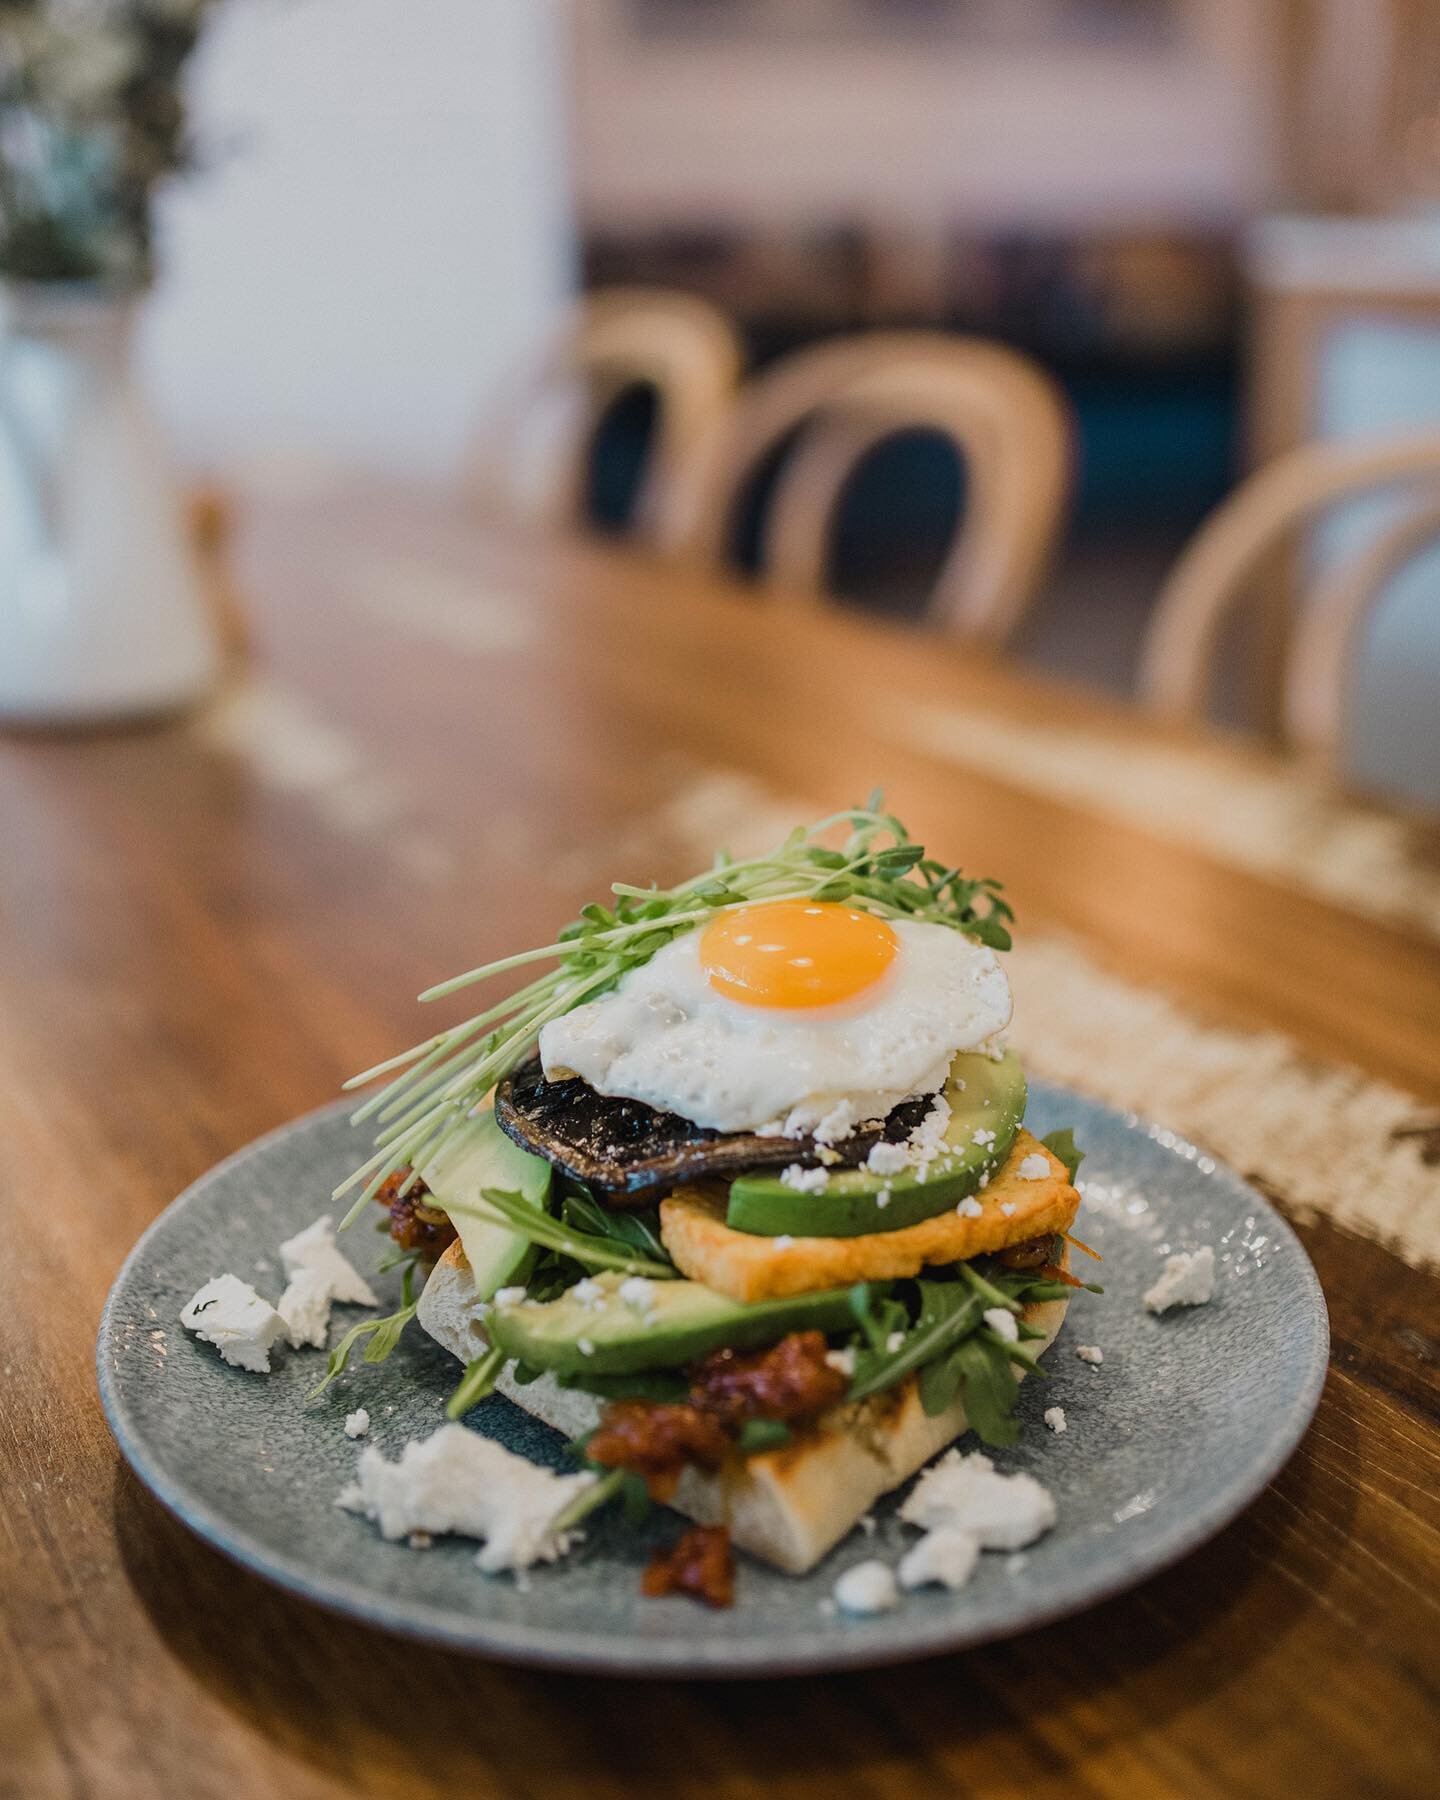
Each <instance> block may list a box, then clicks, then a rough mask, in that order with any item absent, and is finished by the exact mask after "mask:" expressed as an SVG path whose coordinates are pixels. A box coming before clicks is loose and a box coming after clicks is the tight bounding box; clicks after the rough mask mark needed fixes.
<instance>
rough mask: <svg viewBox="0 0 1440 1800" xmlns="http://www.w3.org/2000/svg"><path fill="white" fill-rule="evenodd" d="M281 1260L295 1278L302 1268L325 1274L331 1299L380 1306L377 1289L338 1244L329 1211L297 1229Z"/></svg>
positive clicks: (284, 1244)
mask: <svg viewBox="0 0 1440 1800" xmlns="http://www.w3.org/2000/svg"><path fill="white" fill-rule="evenodd" d="M280 1261H281V1262H282V1263H283V1264H284V1267H285V1273H286V1275H287V1276H289V1277H291V1278H292V1279H293V1278H294V1277H295V1276H296V1275H298V1274H299V1273H300V1271H301V1270H302V1269H309V1270H312V1271H313V1272H314V1273H315V1274H317V1275H320V1276H323V1277H324V1278H325V1280H326V1281H327V1283H328V1284H329V1288H330V1298H331V1299H332V1300H339V1301H340V1302H342V1304H344V1305H348V1306H378V1305H379V1304H380V1302H379V1301H378V1300H377V1299H376V1298H375V1292H374V1289H373V1288H372V1287H371V1286H370V1283H369V1282H368V1281H367V1280H366V1279H365V1277H364V1276H363V1275H362V1274H361V1273H360V1271H359V1270H358V1269H357V1268H356V1267H355V1266H354V1264H353V1263H352V1262H351V1261H350V1259H349V1258H348V1257H346V1256H344V1255H342V1254H341V1252H340V1251H339V1250H338V1249H336V1247H335V1232H334V1230H333V1228H332V1226H331V1222H330V1214H329V1213H322V1214H321V1216H320V1217H319V1218H318V1219H317V1220H316V1221H315V1223H314V1224H313V1225H307V1226H306V1227H305V1229H304V1231H300V1232H297V1233H296V1234H295V1236H294V1237H292V1238H289V1239H287V1240H286V1242H285V1243H283V1244H282V1245H281V1246H280Z"/></svg>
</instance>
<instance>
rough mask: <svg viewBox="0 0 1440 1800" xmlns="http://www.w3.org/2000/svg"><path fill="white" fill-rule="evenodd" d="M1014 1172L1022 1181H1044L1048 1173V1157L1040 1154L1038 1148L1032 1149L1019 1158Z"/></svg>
mask: <svg viewBox="0 0 1440 1800" xmlns="http://www.w3.org/2000/svg"><path fill="white" fill-rule="evenodd" d="M1015 1173H1016V1174H1017V1175H1018V1176H1019V1177H1020V1179H1021V1180H1022V1181H1044V1180H1045V1179H1046V1178H1047V1177H1048V1176H1049V1174H1050V1158H1049V1157H1048V1156H1042V1155H1041V1154H1040V1152H1039V1151H1038V1150H1032V1151H1031V1152H1030V1154H1029V1155H1028V1156H1022V1157H1021V1158H1020V1166H1019V1168H1017V1169H1016V1171H1015Z"/></svg>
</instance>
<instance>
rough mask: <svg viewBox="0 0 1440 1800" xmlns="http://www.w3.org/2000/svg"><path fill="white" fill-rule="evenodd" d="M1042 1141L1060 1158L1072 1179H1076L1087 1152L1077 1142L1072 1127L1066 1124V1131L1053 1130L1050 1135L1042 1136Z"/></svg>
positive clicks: (1051, 1152) (1053, 1154)
mask: <svg viewBox="0 0 1440 1800" xmlns="http://www.w3.org/2000/svg"><path fill="white" fill-rule="evenodd" d="M1040 1142H1041V1143H1042V1144H1043V1145H1044V1146H1045V1148H1046V1149H1047V1150H1048V1151H1049V1152H1050V1154H1051V1155H1052V1156H1058V1157H1059V1158H1060V1160H1061V1162H1062V1163H1064V1165H1065V1169H1066V1172H1067V1173H1068V1175H1069V1177H1070V1179H1071V1181H1074V1179H1075V1177H1076V1175H1077V1174H1078V1173H1079V1171H1080V1165H1081V1163H1082V1162H1084V1160H1085V1152H1084V1151H1083V1150H1082V1149H1081V1148H1080V1146H1079V1145H1078V1144H1077V1143H1076V1142H1075V1133H1074V1132H1073V1131H1072V1130H1071V1129H1070V1127H1069V1126H1066V1128H1065V1130H1064V1131H1052V1132H1050V1133H1049V1135H1048V1136H1046V1137H1043V1138H1041V1140H1040Z"/></svg>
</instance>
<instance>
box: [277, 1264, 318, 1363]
mask: <svg viewBox="0 0 1440 1800" xmlns="http://www.w3.org/2000/svg"><path fill="white" fill-rule="evenodd" d="M276 1310H277V1311H278V1312H279V1314H280V1317H281V1318H282V1319H283V1320H284V1321H285V1333H286V1336H287V1337H288V1338H289V1340H290V1344H291V1347H292V1349H295V1350H298V1349H299V1348H300V1347H301V1345H302V1344H308V1345H309V1346H310V1348H311V1349H312V1350H323V1349H324V1348H325V1339H326V1337H327V1336H328V1334H329V1330H330V1282H329V1280H328V1278H327V1277H326V1276H324V1275H322V1274H321V1273H320V1271H319V1270H318V1269H300V1270H298V1271H297V1272H296V1273H295V1274H294V1275H292V1276H291V1278H290V1280H289V1282H288V1283H287V1284H286V1287H285V1292H284V1293H283V1294H282V1295H281V1296H280V1299H279V1303H278V1305H277V1307H276Z"/></svg>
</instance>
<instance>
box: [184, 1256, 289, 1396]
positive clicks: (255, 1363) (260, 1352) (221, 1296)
mask: <svg viewBox="0 0 1440 1800" xmlns="http://www.w3.org/2000/svg"><path fill="white" fill-rule="evenodd" d="M180 1323H181V1324H182V1325H183V1326H184V1327H185V1329H186V1330H187V1331H193V1332H194V1333H195V1335H196V1337H198V1338H203V1339H204V1341H205V1342H206V1343H207V1344H213V1345H214V1346H215V1348H216V1349H217V1350H218V1351H219V1352H220V1354H221V1356H223V1357H224V1359H225V1361H226V1362H227V1363H231V1364H232V1365H233V1366H234V1367H235V1368H237V1369H249V1370H251V1371H252V1372H253V1373H254V1374H256V1375H268V1374H269V1373H270V1350H271V1346H272V1345H273V1344H274V1343H275V1341H276V1339H277V1338H279V1337H281V1336H283V1335H284V1331H285V1321H284V1319H282V1318H281V1317H280V1314H279V1313H278V1312H277V1311H276V1310H275V1308H274V1307H273V1306H272V1305H271V1304H270V1302H269V1301H268V1300H264V1299H262V1298H261V1297H260V1295H259V1294H257V1293H256V1292H255V1290H254V1288H252V1287H251V1286H250V1284H249V1282H248V1281H242V1280H241V1279H240V1277H239V1276H238V1275H217V1276H215V1277H214V1279H213V1280H211V1281H207V1282H206V1283H205V1285H204V1287H202V1288H200V1289H199V1290H198V1291H197V1292H196V1293H195V1294H194V1295H193V1296H192V1298H191V1300H190V1303H189V1305H188V1306H186V1307H185V1308H184V1310H183V1311H182V1312H181V1314H180Z"/></svg>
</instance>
